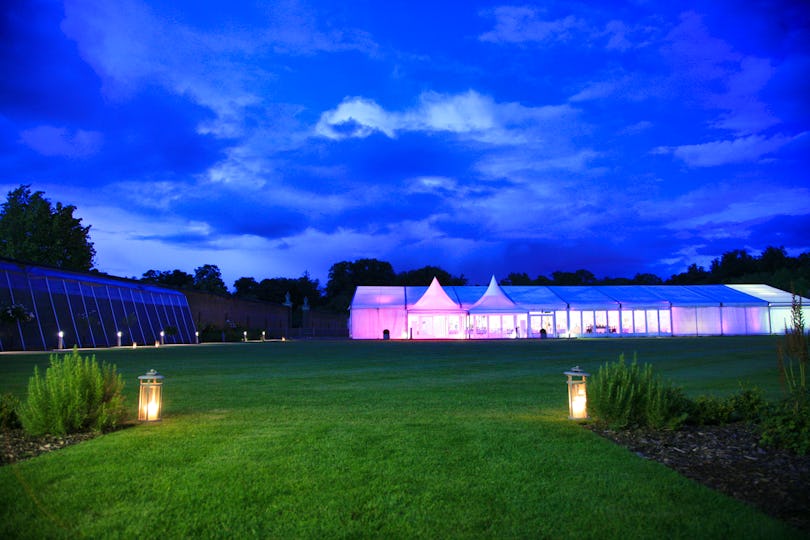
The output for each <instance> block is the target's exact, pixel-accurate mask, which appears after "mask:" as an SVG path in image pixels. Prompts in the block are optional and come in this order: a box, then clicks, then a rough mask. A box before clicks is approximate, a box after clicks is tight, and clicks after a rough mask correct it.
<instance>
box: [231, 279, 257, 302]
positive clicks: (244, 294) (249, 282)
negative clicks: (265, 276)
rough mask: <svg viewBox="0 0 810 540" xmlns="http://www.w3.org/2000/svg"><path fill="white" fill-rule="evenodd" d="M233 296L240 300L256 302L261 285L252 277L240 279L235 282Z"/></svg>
mask: <svg viewBox="0 0 810 540" xmlns="http://www.w3.org/2000/svg"><path fill="white" fill-rule="evenodd" d="M233 289H234V293H233V295H234V296H236V297H238V298H245V299H247V300H255V299H257V298H259V284H258V283H257V282H256V280H255V279H253V278H252V277H240V278H239V279H237V280H236V281H234V282H233Z"/></svg>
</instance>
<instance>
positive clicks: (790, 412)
mask: <svg viewBox="0 0 810 540" xmlns="http://www.w3.org/2000/svg"><path fill="white" fill-rule="evenodd" d="M759 428H760V432H761V439H760V442H761V443H762V444H764V445H766V446H773V447H777V448H784V449H786V450H790V451H791V452H795V453H796V454H799V455H802V456H803V455H806V454H808V453H810V392H808V391H806V390H802V391H797V392H795V393H794V394H792V395H790V396H788V397H786V398H784V399H782V400H781V401H778V402H777V403H774V404H772V405H771V406H770V407H769V408H768V411H767V413H766V414H764V415H763V417H762V421H761V422H760V425H759Z"/></svg>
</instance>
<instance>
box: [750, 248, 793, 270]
mask: <svg viewBox="0 0 810 540" xmlns="http://www.w3.org/2000/svg"><path fill="white" fill-rule="evenodd" d="M757 266H758V267H759V271H760V272H770V273H773V272H778V271H779V270H782V269H784V268H789V267H792V266H795V265H793V264H791V261H790V258H789V257H788V254H787V251H785V248H784V247H778V248H777V247H773V246H769V247H767V248H765V251H763V252H762V255H760V257H759V264H758V265H757Z"/></svg>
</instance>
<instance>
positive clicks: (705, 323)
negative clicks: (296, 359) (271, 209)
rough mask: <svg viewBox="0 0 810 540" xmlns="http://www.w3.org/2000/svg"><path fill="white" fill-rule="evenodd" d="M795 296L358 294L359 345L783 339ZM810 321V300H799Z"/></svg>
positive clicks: (594, 289)
mask: <svg viewBox="0 0 810 540" xmlns="http://www.w3.org/2000/svg"><path fill="white" fill-rule="evenodd" d="M791 301H792V295H791V294H790V293H788V292H785V291H782V290H779V289H776V288H774V287H770V286H768V285H615V286H614V285H606V286H584V287H574V286H501V285H499V284H498V282H497V281H496V279H495V277H494V276H493V277H492V279H491V280H490V283H489V286H487V287H481V286H456V287H452V286H451V287H442V285H441V284H440V283H439V282H438V280H437V279H435V278H434V280H433V282H432V283H431V284H430V286H429V287H399V286H362V287H358V288H357V291H356V292H355V296H354V299H353V300H352V304H351V307H350V310H351V313H350V318H349V331H350V335H351V337H352V338H353V339H388V338H390V339H526V338H529V339H531V338H546V337H549V338H553V337H618V336H717V335H757V334H781V333H782V332H784V330H785V328H786V327H787V326H788V325H789V324H790V323H789V321H790V306H791ZM801 301H802V305H803V306H804V311H805V317H807V318H808V319H810V300H808V299H807V298H802V299H801Z"/></svg>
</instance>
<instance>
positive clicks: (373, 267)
mask: <svg viewBox="0 0 810 540" xmlns="http://www.w3.org/2000/svg"><path fill="white" fill-rule="evenodd" d="M75 210H76V207H75V206H72V205H68V206H64V205H62V203H56V205H55V206H54V205H52V204H51V203H50V201H48V200H47V199H46V198H45V197H44V193H43V192H42V191H36V192H33V193H32V192H31V187H30V186H28V185H22V186H20V187H18V188H17V189H15V190H12V191H10V192H9V193H8V196H7V199H6V202H4V203H3V205H2V207H0V257H5V258H9V259H15V260H18V261H22V262H27V263H31V264H41V265H46V266H52V267H55V268H62V269H65V270H74V271H79V272H88V271H94V269H93V267H94V258H95V255H96V251H95V249H94V247H93V243H92V242H91V241H90V226H83V225H82V224H81V219H79V218H76V217H74V216H73V212H74V211H75ZM434 277H436V278H438V280H439V282H440V283H441V284H442V285H451V286H452V285H466V284H467V282H468V280H467V278H466V277H464V275H463V274H462V275H460V276H454V275H452V274H450V273H449V272H447V271H445V270H444V269H442V268H440V267H438V266H430V265H429V266H424V267H422V268H419V269H416V270H406V271H403V272H395V271H394V267H393V266H392V265H391V263H389V262H386V261H380V260H377V259H358V260H355V261H341V262H337V263H335V264H333V265H332V266H331V267H330V269H329V279H328V281H327V283H326V285H325V286H323V287H322V286H321V284H320V282H319V280H317V279H312V277H311V276H310V275H309V273H307V272H304V273H303V274H302V275H301V276H300V277H298V278H286V277H275V278H265V279H262V280H261V281H257V280H256V278H254V277H240V278H239V279H237V280H236V281H235V282H234V284H233V288H234V292H233V293H230V292H229V291H228V287H227V286H226V285H225V282H224V281H223V279H222V273H221V271H220V269H219V267H218V266H216V265H214V264H205V265H203V266H200V267H198V268H196V269H194V273H193V274H189V273H187V272H184V271H183V270H179V269H174V270H148V271H147V272H145V273H144V274H143V275H142V276H141V278H139V280H140V281H142V282H145V283H153V284H156V285H163V286H168V287H173V288H177V289H193V290H199V291H203V292H208V293H212V294H219V295H232V296H234V297H237V298H242V299H246V300H259V301H266V302H276V303H284V302H287V301H289V302H290V303H292V304H293V305H295V306H298V307H299V308H300V306H302V305H303V304H304V301H305V299H306V301H307V302H308V304H309V305H310V306H312V307H313V308H319V307H320V308H326V309H332V310H335V311H338V312H344V311H345V310H346V309H347V308H348V307H349V304H350V303H351V299H352V296H353V295H354V291H355V289H356V288H357V286H359V285H411V286H419V285H429V284H430V282H431V281H432V280H433V278H434ZM500 283H501V285H660V284H671V285H705V284H719V283H765V284H767V285H771V286H774V287H777V288H779V289H783V290H787V291H791V292H795V293H796V294H799V295H802V296H807V295H808V291H810V252H808V253H802V254H801V255H799V256H797V257H791V256H789V255H788V254H787V251H786V250H785V248H784V247H773V246H769V247H767V248H765V250H763V251H762V253H761V254H760V255H758V256H757V255H751V254H750V253H748V251H747V250H744V249H735V250H732V251H729V252H726V253H723V255H721V256H720V257H718V258H716V259H714V260H713V261H712V262H711V265H710V266H709V268H708V269H707V268H704V267H702V266H698V265H697V264H692V265H690V266H689V268H688V269H687V270H686V271H685V272H681V273H680V274H674V275H672V276H670V277H669V278H668V279H667V280H663V279H662V278H660V277H659V276H657V275H655V274H650V273H637V274H636V275H635V276H634V277H632V278H610V277H604V278H597V277H596V276H595V275H594V274H593V273H592V272H590V271H589V270H585V269H579V270H576V271H573V272H567V271H556V272H552V273H551V275H550V276H545V275H538V276H536V277H534V278H531V277H529V275H528V274H527V273H525V272H522V273H518V272H514V273H510V274H508V275H507V276H506V278H503V279H502V280H501V282H500Z"/></svg>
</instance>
